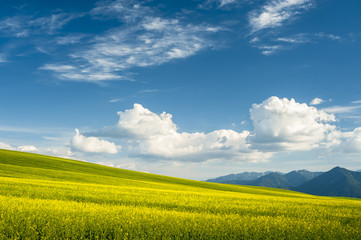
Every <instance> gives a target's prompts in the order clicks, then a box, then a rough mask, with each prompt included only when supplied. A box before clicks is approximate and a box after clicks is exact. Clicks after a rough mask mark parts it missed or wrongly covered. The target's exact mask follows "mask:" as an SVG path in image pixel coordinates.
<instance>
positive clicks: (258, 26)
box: [249, 0, 312, 32]
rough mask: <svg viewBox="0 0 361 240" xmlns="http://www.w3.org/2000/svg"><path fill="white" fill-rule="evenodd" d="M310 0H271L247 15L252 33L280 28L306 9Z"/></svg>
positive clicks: (310, 2) (309, 4)
mask: <svg viewBox="0 0 361 240" xmlns="http://www.w3.org/2000/svg"><path fill="white" fill-rule="evenodd" d="M311 4H312V0H271V1H269V2H268V3H267V4H266V5H264V6H263V7H262V9H261V10H258V11H253V12H251V13H250V15H249V23H250V25H251V27H252V31H253V32H256V31H259V30H263V29H267V28H275V27H280V26H282V25H283V24H284V22H286V21H288V20H291V19H292V18H293V17H295V16H296V15H298V14H300V13H301V12H302V11H303V10H306V9H308V8H309V7H310V6H311Z"/></svg>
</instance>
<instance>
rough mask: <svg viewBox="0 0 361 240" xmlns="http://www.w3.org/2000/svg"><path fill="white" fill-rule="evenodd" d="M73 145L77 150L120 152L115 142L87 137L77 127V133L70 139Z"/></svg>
mask: <svg viewBox="0 0 361 240" xmlns="http://www.w3.org/2000/svg"><path fill="white" fill-rule="evenodd" d="M70 144H71V147H72V149H73V150H75V151H81V152H87V153H110V154H116V153H118V148H119V147H117V146H116V145H115V144H114V143H113V142H108V141H106V140H103V139H99V138H97V137H85V136H83V135H81V134H80V133H79V130H78V129H75V135H74V136H73V138H72V139H71V141H70Z"/></svg>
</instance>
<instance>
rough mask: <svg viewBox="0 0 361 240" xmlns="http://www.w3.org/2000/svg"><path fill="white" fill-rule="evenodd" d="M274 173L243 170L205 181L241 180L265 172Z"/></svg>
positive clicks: (255, 176) (261, 174)
mask: <svg viewBox="0 0 361 240" xmlns="http://www.w3.org/2000/svg"><path fill="white" fill-rule="evenodd" d="M270 173H274V172H271V171H268V172H243V173H238V174H229V175H225V176H221V177H217V178H212V179H208V180H207V181H206V182H215V183H225V182H227V181H242V180H247V181H249V180H255V179H257V178H259V177H262V176H265V175H267V174H270Z"/></svg>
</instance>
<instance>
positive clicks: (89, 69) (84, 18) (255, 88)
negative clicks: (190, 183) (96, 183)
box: [0, 0, 361, 180]
mask: <svg viewBox="0 0 361 240" xmlns="http://www.w3.org/2000/svg"><path fill="white" fill-rule="evenodd" d="M0 6H1V8H0V148H2V149H11V150H18V151H25V152H33V153H39V154H46V155H52V156H59V157H65V158H71V159H78V160H82V161H88V162H93V163H98V164H103V165H108V166H112V167H118V168H124V169H130V170H136V171H144V172H150V173H156V174H162V175H168V176H175V177H182V178H189V179H197V180H205V179H208V178H212V177H217V176H221V175H226V174H231V173H240V172H245V171H258V172H261V171H281V172H288V171H291V170H295V169H308V170H311V171H327V170H329V169H331V168H332V167H334V166H342V167H346V168H348V169H351V170H359V169H361V79H360V78H361V28H360V27H361V16H360V14H359V10H360V9H361V2H360V1H358V0H351V1H347V3H345V2H343V1H336V0H319V1H316V0H264V1H262V0H258V1H257V0H182V1H164V0H158V1H153V0H144V1H137V0H109V1H108V0H106V1H95V0H90V1H70V0H62V1H59V0H54V1H46V0H34V1H19V0H2V1H1V2H0Z"/></svg>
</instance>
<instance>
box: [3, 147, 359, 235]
mask: <svg viewBox="0 0 361 240" xmlns="http://www.w3.org/2000/svg"><path fill="white" fill-rule="evenodd" d="M0 239H361V201H359V200H356V199H347V198H331V197H318V196H312V195H307V194H302V193H297V192H292V191H287V190H281V189H272V188H263V187H251V186H235V185H223V184H216V183H207V182H200V181H192V180H185V179H179V178H172V177H166V176H160V175H155V174H148V173H141V172H135V171H129V170H122V169H116V168H110V167H106V166H101V165H96V164H91V163H86V162H80V161H74V160H67V159H61V158H55V157H49V156H43V155H37V154H30V153H23V152H15V151H7V150H0Z"/></svg>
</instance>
